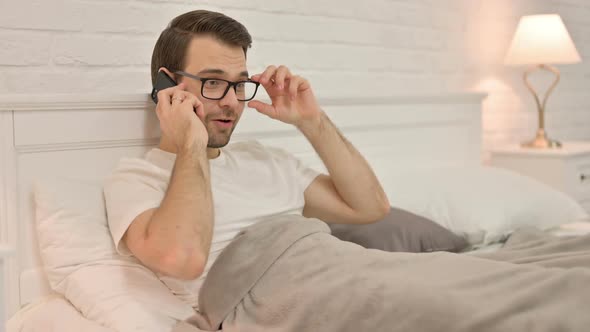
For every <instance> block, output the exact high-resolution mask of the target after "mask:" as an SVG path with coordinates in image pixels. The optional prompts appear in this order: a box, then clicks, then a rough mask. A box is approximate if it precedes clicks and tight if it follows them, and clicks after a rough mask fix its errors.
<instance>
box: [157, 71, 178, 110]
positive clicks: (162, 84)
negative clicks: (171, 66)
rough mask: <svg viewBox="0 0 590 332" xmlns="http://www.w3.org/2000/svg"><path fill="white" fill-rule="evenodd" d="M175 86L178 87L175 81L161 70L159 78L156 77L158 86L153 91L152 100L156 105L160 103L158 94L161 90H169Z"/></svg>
mask: <svg viewBox="0 0 590 332" xmlns="http://www.w3.org/2000/svg"><path fill="white" fill-rule="evenodd" d="M173 86H176V82H174V80H173V79H172V78H171V77H170V76H168V74H166V73H165V72H164V71H163V70H160V71H159V72H158V76H156V84H154V88H153V89H152V100H153V101H154V103H156V104H157V103H158V92H159V91H160V90H164V89H168V88H171V87H173Z"/></svg>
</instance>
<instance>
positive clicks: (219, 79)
mask: <svg viewBox="0 0 590 332" xmlns="http://www.w3.org/2000/svg"><path fill="white" fill-rule="evenodd" d="M174 74H177V75H181V76H186V77H188V78H192V79H194V80H197V81H201V83H202V84H201V96H203V98H206V99H209V100H221V99H223V98H225V95H227V92H228V91H229V89H230V88H232V87H233V88H234V92H235V93H236V97H237V93H238V91H236V88H237V86H238V84H240V83H254V84H255V85H256V89H254V94H252V97H251V98H248V99H240V98H238V101H250V100H252V99H254V97H255V96H256V92H258V87H259V86H260V83H259V82H254V81H252V80H251V79H247V80H243V81H237V82H232V81H228V80H224V79H222V78H206V77H199V76H196V75H193V74H189V73H187V72H185V71H182V70H177V71H175V72H174ZM212 80H214V81H224V82H227V88H226V89H225V91H224V92H223V95H221V97H219V98H210V97H205V95H204V94H203V89H204V88H205V82H207V81H212Z"/></svg>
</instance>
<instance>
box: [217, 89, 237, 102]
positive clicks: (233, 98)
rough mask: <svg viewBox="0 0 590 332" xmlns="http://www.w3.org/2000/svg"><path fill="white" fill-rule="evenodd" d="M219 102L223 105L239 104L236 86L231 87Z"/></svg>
mask: <svg viewBox="0 0 590 332" xmlns="http://www.w3.org/2000/svg"><path fill="white" fill-rule="evenodd" d="M219 103H220V104H221V106H230V107H235V106H237V105H238V103H239V101H238V96H237V95H236V90H235V89H234V87H230V88H229V90H228V91H227V93H226V94H225V96H224V97H223V98H221V100H219Z"/></svg>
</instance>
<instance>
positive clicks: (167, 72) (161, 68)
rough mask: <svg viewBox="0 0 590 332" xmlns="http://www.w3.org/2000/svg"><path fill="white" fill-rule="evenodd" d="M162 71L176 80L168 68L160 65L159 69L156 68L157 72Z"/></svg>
mask: <svg viewBox="0 0 590 332" xmlns="http://www.w3.org/2000/svg"><path fill="white" fill-rule="evenodd" d="M160 71H163V72H165V73H166V75H168V76H170V78H171V79H173V80H174V82H176V75H175V74H174V73H172V72H170V70H168V68H166V67H160V69H158V72H160Z"/></svg>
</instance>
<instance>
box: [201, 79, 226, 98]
mask: <svg viewBox="0 0 590 332" xmlns="http://www.w3.org/2000/svg"><path fill="white" fill-rule="evenodd" d="M228 84H229V83H227V82H226V81H222V80H206V81H205V82H203V97H205V98H211V99H221V98H223V93H224V92H225V90H226V89H227V85H228Z"/></svg>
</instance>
